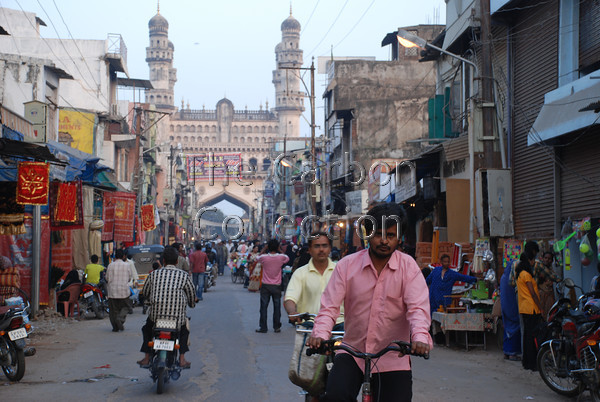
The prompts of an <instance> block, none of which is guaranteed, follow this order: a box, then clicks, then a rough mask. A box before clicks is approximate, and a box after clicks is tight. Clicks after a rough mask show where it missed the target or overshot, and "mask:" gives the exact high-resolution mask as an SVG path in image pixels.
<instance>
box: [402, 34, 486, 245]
mask: <svg viewBox="0 0 600 402" xmlns="http://www.w3.org/2000/svg"><path fill="white" fill-rule="evenodd" d="M397 38H398V42H399V43H400V44H401V45H402V46H404V47H408V48H411V47H418V48H421V49H423V50H426V49H427V48H428V47H429V48H431V49H434V50H437V51H438V52H440V53H443V54H446V55H448V56H450V57H453V58H455V59H457V60H460V61H462V62H463V63H464V64H468V65H469V66H471V67H473V70H474V71H475V75H477V76H478V77H480V76H479V69H478V68H477V65H476V64H475V63H473V62H472V61H471V60H467V59H465V58H463V57H460V56H459V55H456V54H454V53H450V52H448V51H447V50H444V49H442V48H440V47H438V46H435V45H432V44H431V43H429V42H427V41H426V40H425V39H423V38H421V37H419V36H417V35H413V34H411V33H410V32H408V31H406V30H404V29H398V33H397ZM470 78H471V85H470V88H471V91H473V76H471V77H470ZM463 88H464V82H463ZM470 99H471V100H470V110H471V113H472V111H473V110H474V107H473V97H472V96H471V97H470ZM468 130H469V134H468V137H469V164H470V167H469V170H470V177H469V179H470V188H471V197H470V201H471V202H470V204H471V205H470V211H469V212H470V215H471V219H470V220H469V241H470V242H471V243H472V242H473V241H474V234H473V231H474V222H473V219H474V217H475V150H474V147H473V143H474V140H475V135H474V132H473V124H469V125H468Z"/></svg>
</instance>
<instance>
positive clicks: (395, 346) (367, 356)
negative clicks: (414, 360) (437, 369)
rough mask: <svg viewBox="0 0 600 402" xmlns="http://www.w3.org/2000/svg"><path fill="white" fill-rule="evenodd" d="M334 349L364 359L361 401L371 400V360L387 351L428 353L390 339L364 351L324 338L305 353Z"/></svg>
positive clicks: (325, 351)
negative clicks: (317, 345) (372, 351)
mask: <svg viewBox="0 0 600 402" xmlns="http://www.w3.org/2000/svg"><path fill="white" fill-rule="evenodd" d="M335 350H343V351H345V352H348V353H349V354H350V355H352V356H354V357H357V358H359V359H363V360H364V361H365V373H364V377H363V384H362V401H363V402H373V393H372V392H371V361H372V360H375V359H378V358H380V357H381V356H383V355H384V354H386V353H387V352H400V353H402V354H404V355H413V356H419V357H423V358H424V359H425V360H427V359H429V353H425V354H417V353H412V352H411V344H410V343H408V342H404V341H392V343H391V344H390V345H388V346H386V347H385V348H383V349H381V350H380V351H379V352H377V353H365V352H361V351H359V350H357V349H356V348H354V347H352V346H350V345H347V344H344V343H343V342H341V341H339V340H334V339H330V340H326V341H323V342H321V346H319V348H317V349H312V348H308V349H307V350H306V355H307V356H311V355H313V354H315V353H318V354H331V353H332V352H333V351H335Z"/></svg>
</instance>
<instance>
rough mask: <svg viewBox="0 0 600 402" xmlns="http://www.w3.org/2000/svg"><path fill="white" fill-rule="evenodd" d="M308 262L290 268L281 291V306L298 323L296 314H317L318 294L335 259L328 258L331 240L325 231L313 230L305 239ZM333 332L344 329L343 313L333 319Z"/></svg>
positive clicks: (319, 298) (328, 277) (319, 294)
mask: <svg viewBox="0 0 600 402" xmlns="http://www.w3.org/2000/svg"><path fill="white" fill-rule="evenodd" d="M308 252H309V254H310V257H311V258H310V260H309V261H308V264H306V265H304V266H302V267H300V268H298V269H297V270H296V271H294V274H293V275H292V278H291V279H290V282H289V284H288V286H287V290H286V292H285V301H284V302H283V307H284V308H285V311H287V313H288V316H291V317H289V318H290V321H291V322H294V323H296V324H299V323H301V321H302V319H301V317H300V316H299V314H298V313H299V312H300V313H311V314H317V313H318V312H319V307H320V306H321V295H322V294H323V290H325V286H327V283H328V282H329V279H330V278H331V274H332V273H333V270H334V268H335V262H333V261H332V260H331V258H329V254H330V253H331V239H330V238H329V237H327V233H326V232H313V233H311V236H310V237H309V239H308ZM336 323H337V324H338V325H337V328H334V330H335V331H338V330H339V331H343V330H344V324H343V323H344V315H343V311H342V314H340V316H339V317H338V318H337V320H336Z"/></svg>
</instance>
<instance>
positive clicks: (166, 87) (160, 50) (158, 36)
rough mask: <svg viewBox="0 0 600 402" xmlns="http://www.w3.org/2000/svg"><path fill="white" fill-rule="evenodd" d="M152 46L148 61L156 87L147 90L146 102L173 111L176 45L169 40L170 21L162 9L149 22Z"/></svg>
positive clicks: (160, 108)
mask: <svg viewBox="0 0 600 402" xmlns="http://www.w3.org/2000/svg"><path fill="white" fill-rule="evenodd" d="M148 29H149V31H150V46H148V47H147V48H146V62H147V63H148V68H149V70H150V82H152V86H153V87H154V89H149V90H147V91H146V102H147V103H152V104H154V105H156V107H157V108H158V109H159V110H164V111H172V110H173V109H175V106H174V102H173V88H174V87H175V82H176V81H177V69H175V68H173V52H174V51H175V47H174V46H173V43H172V42H171V41H170V40H169V23H168V22H167V19H166V18H165V17H163V16H162V15H160V9H158V10H157V12H156V15H155V16H154V17H152V18H151V19H150V21H149V22H148Z"/></svg>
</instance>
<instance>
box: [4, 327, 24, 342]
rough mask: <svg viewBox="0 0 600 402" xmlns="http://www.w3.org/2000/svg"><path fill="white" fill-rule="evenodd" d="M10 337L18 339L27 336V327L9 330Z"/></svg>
mask: <svg viewBox="0 0 600 402" xmlns="http://www.w3.org/2000/svg"><path fill="white" fill-rule="evenodd" d="M8 338H9V339H10V340H11V341H16V340H17V339H22V338H27V331H26V330H25V328H19V329H15V330H14V331H8Z"/></svg>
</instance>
